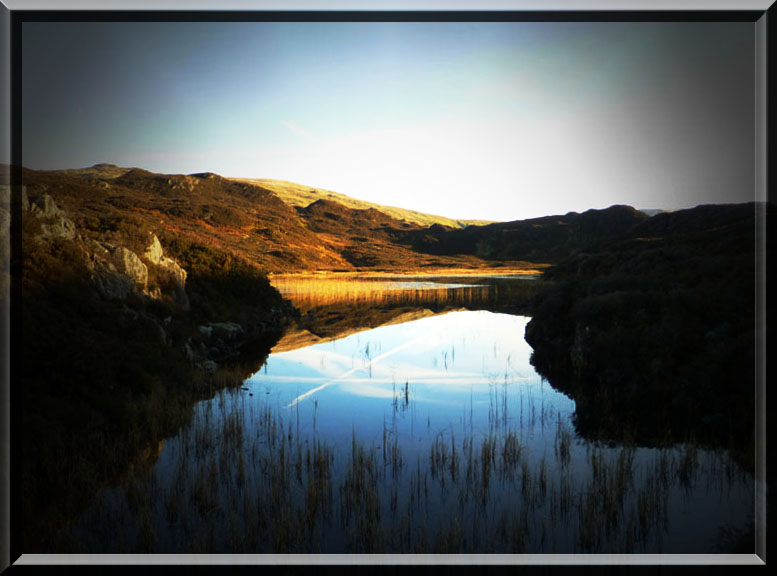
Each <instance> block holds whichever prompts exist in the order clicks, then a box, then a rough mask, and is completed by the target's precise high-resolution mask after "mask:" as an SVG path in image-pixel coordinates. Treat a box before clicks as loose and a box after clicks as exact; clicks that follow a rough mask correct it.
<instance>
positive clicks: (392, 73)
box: [22, 22, 756, 221]
mask: <svg viewBox="0 0 777 576" xmlns="http://www.w3.org/2000/svg"><path fill="white" fill-rule="evenodd" d="M754 115H755V23H753V22H723V23H715V22H480V23H474V22H220V23H214V22H166V23H155V22H134V23H133V22H93V23H78V22H76V23H68V22H51V23H45V22H24V23H23V28H22V163H23V165H24V166H26V167H28V168H33V169H44V170H49V169H62V168H82V167H86V166H91V165H93V164H96V163H100V162H108V163H112V164H117V165H119V166H126V167H139V168H144V169H146V170H150V171H153V172H161V173H165V174H189V173H195V172H206V171H209V172H215V173H217V174H221V175H223V176H228V177H245V178H272V179H279V180H288V181H292V182H297V183H301V184H305V185H309V186H311V187H317V188H323V189H327V190H333V191H336V192H341V193H343V194H347V195H349V196H352V197H354V198H358V199H361V200H367V201H370V202H377V203H379V204H384V205H390V206H398V207H402V208H408V209H413V210H418V211H422V212H427V213H431V214H437V215H441V216H447V217H451V218H462V219H465V218H466V219H486V220H500V221H507V220H517V219H524V218H533V217H539V216H545V215H551V214H565V213H567V212H570V211H577V212H582V211H585V210H587V209H590V208H606V207H607V206H610V205H613V204H629V205H632V206H634V207H636V208H660V209H679V208H684V207H692V206H695V205H697V204H701V203H720V202H744V201H749V200H753V199H754V197H755V190H754V189H755V174H754V162H755V152H756V151H755V118H754Z"/></svg>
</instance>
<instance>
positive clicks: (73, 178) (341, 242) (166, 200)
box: [23, 164, 522, 272]
mask: <svg viewBox="0 0 777 576" xmlns="http://www.w3.org/2000/svg"><path fill="white" fill-rule="evenodd" d="M23 180H24V184H25V185H26V186H28V188H29V189H30V190H31V192H33V193H34V192H35V191H36V190H41V191H43V190H52V192H51V193H52V195H53V196H55V197H56V200H57V202H59V203H61V204H62V205H63V206H64V207H66V208H67V209H68V210H70V211H71V212H73V213H74V214H77V218H78V219H80V220H79V222H81V223H82V224H83V225H84V227H86V228H88V229H97V230H99V229H101V228H104V227H106V226H107V227H110V226H112V225H113V224H112V223H115V222H117V221H119V220H133V221H139V222H143V223H145V225H146V226H148V227H151V228H153V229H154V230H155V231H157V234H158V236H159V238H160V240H162V241H165V240H172V239H176V240H181V241H184V242H189V243H199V244H205V245H208V246H212V247H214V248H216V249H218V250H224V251H227V252H230V253H233V254H235V255H237V256H239V257H241V258H244V259H246V260H248V261H250V262H253V263H254V264H255V265H257V266H258V267H259V268H261V269H262V270H264V271H267V272H301V271H309V270H336V271H356V270H360V269H363V268H369V269H383V270H390V269H393V268H395V267H396V266H398V265H401V266H403V267H404V268H429V267H441V268H456V267H463V268H478V267H481V266H483V265H484V262H483V261H482V259H480V258H478V257H476V256H473V255H471V254H464V255H461V256H460V255H457V254H449V255H446V256H439V255H433V254H425V253H419V252H417V251H415V250H414V249H413V247H412V246H409V245H407V243H406V242H400V240H401V239H402V238H404V237H405V234H406V233H407V232H408V231H411V230H422V229H423V227H422V226H421V225H419V224H415V223H411V222H407V221H404V220H398V219H396V218H394V217H392V216H389V215H387V214H386V213H384V212H381V211H380V210H378V209H376V208H372V207H369V208H364V209H355V208H351V207H348V206H346V205H344V204H342V203H340V202H335V201H332V200H320V201H319V202H314V203H313V204H310V205H308V206H306V207H300V206H297V207H296V208H295V207H293V206H291V205H289V204H287V203H285V202H283V201H282V200H281V199H280V198H279V197H278V196H277V195H276V194H275V193H273V192H271V191H270V190H268V189H266V188H263V187H261V186H258V185H255V184H251V183H247V182H245V181H235V180H232V179H227V178H222V177H221V176H218V175H216V174H212V173H202V174H192V175H181V174H178V175H166V174H154V173H151V172H147V171H145V170H141V169H137V168H132V169H124V168H118V167H116V166H112V165H105V164H99V165H96V166H94V167H92V168H86V169H80V170H67V171H59V172H42V171H31V170H25V172H24V175H23ZM324 208H325V209H324ZM505 264H508V265H509V264H511V263H509V262H508V263H505ZM512 264H513V265H515V266H522V264H520V263H512Z"/></svg>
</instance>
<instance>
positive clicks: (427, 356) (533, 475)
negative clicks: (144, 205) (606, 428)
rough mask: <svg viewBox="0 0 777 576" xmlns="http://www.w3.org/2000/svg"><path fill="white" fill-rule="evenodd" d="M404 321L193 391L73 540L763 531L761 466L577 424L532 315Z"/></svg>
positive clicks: (559, 544) (715, 538)
mask: <svg viewBox="0 0 777 576" xmlns="http://www.w3.org/2000/svg"><path fill="white" fill-rule="evenodd" d="M517 281H518V282H520V281H521V280H517ZM446 289H448V290H450V289H451V288H450V285H449V286H447V287H446ZM419 316H420V317H419ZM407 317H408V318H411V317H412V318H417V319H413V320H409V321H406V322H403V321H402V317H400V318H397V319H394V323H392V324H389V325H384V326H380V327H377V328H374V329H370V330H364V331H361V332H357V333H353V334H350V335H348V336H344V337H339V338H332V339H328V340H326V341H322V342H319V343H317V344H314V345H308V346H302V347H298V348H295V347H294V346H283V345H282V343H279V346H277V347H276V349H277V350H278V351H276V352H273V353H272V354H271V355H270V356H269V358H268V359H267V361H266V363H265V364H264V365H263V366H262V367H261V369H260V370H259V371H258V372H257V373H255V374H253V375H252V376H251V377H250V378H249V379H247V380H246V381H245V382H244V383H243V386H241V387H240V388H237V389H230V390H222V391H221V392H220V393H219V394H218V395H217V396H216V397H215V398H213V399H212V400H210V401H206V402H202V403H200V404H198V405H197V406H196V407H195V409H194V416H193V418H192V422H191V424H190V425H189V426H188V427H187V428H186V429H184V430H182V431H181V432H180V433H179V434H178V435H177V436H175V437H172V438H169V439H168V440H166V441H165V442H164V444H163V445H162V446H161V449H160V451H159V456H158V458H157V460H156V462H155V464H154V465H153V466H152V467H151V468H150V469H149V470H146V471H145V472H143V473H142V474H140V475H139V476H138V477H137V478H135V479H134V480H133V481H131V482H130V483H129V484H128V485H126V486H122V487H118V488H114V489H110V490H106V491H105V492H104V493H103V494H101V495H100V496H99V498H98V504H97V505H95V506H94V507H93V508H92V509H90V510H89V511H87V513H86V514H84V516H83V517H82V518H81V519H80V520H79V522H78V523H77V525H76V526H75V528H74V530H73V537H74V539H75V540H76V541H78V542H79V543H80V546H81V547H82V549H83V551H88V552H136V551H149V552H163V553H178V552H224V553H229V552H256V553H269V552H293V553H308V552H416V553H419V552H420V553H433V552H443V553H471V552H475V553H526V552H533V553H572V552H599V553H658V552H661V553H685V554H687V553H710V552H722V551H727V550H726V549H727V547H730V546H732V545H733V544H734V543H736V541H737V539H738V538H739V537H741V536H742V535H743V534H746V533H748V532H749V530H750V529H751V526H752V522H753V519H752V515H753V514H752V513H753V508H754V504H753V498H754V495H753V482H752V478H751V477H750V476H748V475H747V474H745V473H743V472H742V471H740V470H739V469H738V468H737V467H736V465H734V464H733V463H732V462H731V461H730V460H729V459H728V458H727V456H725V454H723V453H715V452H708V451H704V450H701V449H697V448H695V447H693V446H678V447H674V448H667V449H661V450H658V449H649V448H641V447H635V446H618V445H612V446H605V445H599V444H595V443H592V442H590V441H587V440H585V439H582V438H579V437H577V435H576V434H575V432H574V426H573V419H574V412H575V403H574V401H573V400H571V399H570V398H568V397H566V396H564V395H563V394H561V393H559V392H557V391H555V390H554V389H553V387H552V386H551V385H550V384H549V383H548V382H546V381H543V380H542V379H541V378H540V377H539V376H538V375H537V373H536V372H535V371H534V369H533V367H532V365H531V364H530V361H529V359H530V355H531V348H530V347H529V346H528V344H527V343H526V342H525V340H524V338H523V334H524V330H525V327H526V324H527V322H528V321H529V318H526V317H523V316H515V315H509V314H500V313H494V312H490V311H487V310H477V311H473V310H463V309H461V310H455V311H449V312H447V313H442V314H435V315H426V316H425V317H424V315H423V314H416V315H411V316H407Z"/></svg>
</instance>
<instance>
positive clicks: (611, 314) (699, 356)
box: [526, 204, 765, 467]
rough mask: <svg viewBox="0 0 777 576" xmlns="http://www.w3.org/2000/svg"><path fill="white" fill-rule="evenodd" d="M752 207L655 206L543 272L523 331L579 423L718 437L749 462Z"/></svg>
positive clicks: (653, 438)
mask: <svg viewBox="0 0 777 576" xmlns="http://www.w3.org/2000/svg"><path fill="white" fill-rule="evenodd" d="M761 208H762V207H760V208H758V212H757V211H756V206H755V205H753V204H749V205H737V206H707V207H700V208H696V209H693V210H687V211H679V212H676V213H673V214H660V215H657V216H654V217H653V218H652V219H651V220H650V221H646V222H645V223H644V224H643V225H641V226H637V227H636V228H634V229H633V230H632V231H631V232H630V234H629V236H628V237H627V238H625V239H621V240H618V241H613V242H609V243H605V244H602V245H600V246H598V247H596V248H595V249H590V250H585V251H581V252H579V253H577V254H575V255H573V256H571V257H570V258H568V259H566V260H564V261H563V262H561V263H559V264H558V265H557V266H555V267H554V268H552V269H550V270H548V271H547V272H546V274H545V277H546V279H547V280H548V281H549V283H550V285H551V286H552V288H551V289H549V290H548V291H547V292H546V293H545V294H544V295H543V296H542V297H541V298H540V299H539V301H538V303H537V304H536V305H535V306H534V309H533V314H532V315H533V319H532V321H531V322H530V323H529V325H528V326H527V329H526V339H527V341H528V342H529V344H530V345H531V346H532V347H533V349H534V354H533V358H532V361H533V364H534V365H535V367H536V369H537V370H538V372H540V373H541V374H543V375H544V376H545V377H547V378H548V380H549V381H550V382H551V383H552V384H553V386H554V387H555V388H557V389H559V390H561V391H564V392H565V393H567V394H569V395H570V396H571V397H573V398H574V399H575V401H576V404H577V414H576V418H577V421H576V425H577V428H578V432H579V433H580V434H582V435H584V436H587V437H598V438H604V439H610V440H616V441H622V440H624V439H629V438H631V439H633V440H635V441H640V442H647V443H651V444H669V443H673V442H686V441H694V442H698V443H701V444H710V445H715V446H724V447H728V448H732V449H733V452H734V453H735V454H736V455H737V456H738V457H739V459H740V461H741V462H743V463H744V464H746V465H747V466H749V467H751V466H752V464H753V462H752V457H753V450H752V447H753V445H754V444H753V442H754V426H755V423H754V389H755V385H756V383H755V371H754V370H755V357H754V354H755V350H756V338H757V334H756V329H757V326H756V324H755V320H754V319H755V313H756V310H755V289H756V270H755V265H754V264H755V261H756V252H755V250H756V243H755V236H754V234H755V224H756V217H758V218H764V217H765V214H764V213H763V212H761ZM760 256H763V255H762V254H761V255H760Z"/></svg>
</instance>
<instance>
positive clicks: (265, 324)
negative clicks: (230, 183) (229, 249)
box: [20, 194, 294, 551]
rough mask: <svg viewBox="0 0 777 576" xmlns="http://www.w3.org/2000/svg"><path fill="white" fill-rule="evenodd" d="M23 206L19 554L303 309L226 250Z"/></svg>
mask: <svg viewBox="0 0 777 576" xmlns="http://www.w3.org/2000/svg"><path fill="white" fill-rule="evenodd" d="M23 200H24V206H23V209H24V218H23V245H24V259H23V264H24V269H23V277H22V279H23V283H22V290H23V304H22V305H23V311H22V322H23V332H22V340H23V342H22V357H21V359H20V360H21V366H22V367H21V370H20V373H21V374H22V381H21V384H20V385H21V389H22V393H23V411H22V419H23V424H22V431H23V442H22V450H23V454H24V457H23V459H22V462H23V470H22V482H23V487H24V494H23V514H24V515H23V519H24V525H23V539H24V540H23V549H24V550H25V551H47V550H53V549H60V548H61V546H62V545H63V543H62V542H61V541H60V536H61V534H62V533H63V528H64V527H65V526H66V524H67V522H68V521H69V520H70V519H71V518H72V517H73V516H74V514H75V513H77V512H78V511H79V510H80V509H82V508H83V507H84V506H85V505H86V504H87V503H88V502H89V500H90V498H91V497H92V496H93V495H94V494H95V493H96V492H97V490H98V489H99V488H101V487H103V486H106V485H108V484H109V483H114V482H117V481H119V480H120V479H121V478H122V477H129V476H131V475H132V474H133V473H134V472H136V471H137V470H138V469H139V468H142V467H143V466H145V465H148V464H149V463H153V462H154V460H155V458H156V455H157V453H158V451H159V448H160V442H161V441H162V440H163V439H164V438H165V437H167V436H168V435H170V434H172V433H174V432H175V431H176V430H178V429H179V428H180V427H181V426H182V425H184V424H185V423H186V422H187V421H188V420H189V419H190V417H191V413H192V406H193V405H194V403H195V402H197V401H199V400H202V399H205V398H208V397H211V396H212V395H213V394H214V393H215V392H216V391H217V390H218V389H220V388H223V387H225V386H233V385H238V384H240V382H242V380H243V379H244V378H245V377H247V376H248V375H249V374H251V373H252V372H254V371H256V370H257V369H258V368H259V367H260V366H261V364H262V363H263V361H264V359H265V358H266V356H267V354H268V352H269V349H270V347H271V346H272V344H273V343H274V342H275V341H277V339H278V337H279V336H280V333H281V331H282V328H283V326H284V325H285V323H286V322H287V320H288V318H289V317H293V315H294V310H293V308H292V307H291V306H290V305H289V304H288V303H287V302H284V301H283V299H282V298H281V297H280V295H279V294H278V293H277V291H275V290H274V289H273V288H272V287H271V286H270V285H269V283H268V281H267V278H266V277H265V275H264V274H263V273H262V272H260V271H259V270H257V269H256V268H254V267H253V266H252V265H250V264H248V263H247V262H245V261H243V260H241V259H239V258H235V257H233V256H231V255H230V254H228V253H225V252H224V251H220V250H217V249H214V248H211V247H208V246H206V245H204V244H199V243H195V242H182V241H178V242H172V243H169V244H166V245H165V246H164V248H162V244H161V243H160V242H159V239H158V238H157V237H156V235H155V234H154V233H153V232H152V231H151V230H149V229H148V228H146V227H144V226H143V225H142V224H139V223H137V222H133V221H131V220H128V219H124V218H114V219H112V220H111V219H106V220H102V221H98V222H97V223H93V224H92V225H91V226H83V225H80V224H79V225H78V226H76V224H75V223H74V222H73V220H71V219H70V218H69V216H70V215H69V214H68V213H67V212H64V211H63V210H61V209H60V208H59V207H58V206H57V204H56V202H55V201H54V200H53V198H52V197H51V196H49V195H48V194H38V195H30V197H27V195H26V194H25V197H24V199H23ZM65 546H66V544H65Z"/></svg>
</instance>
